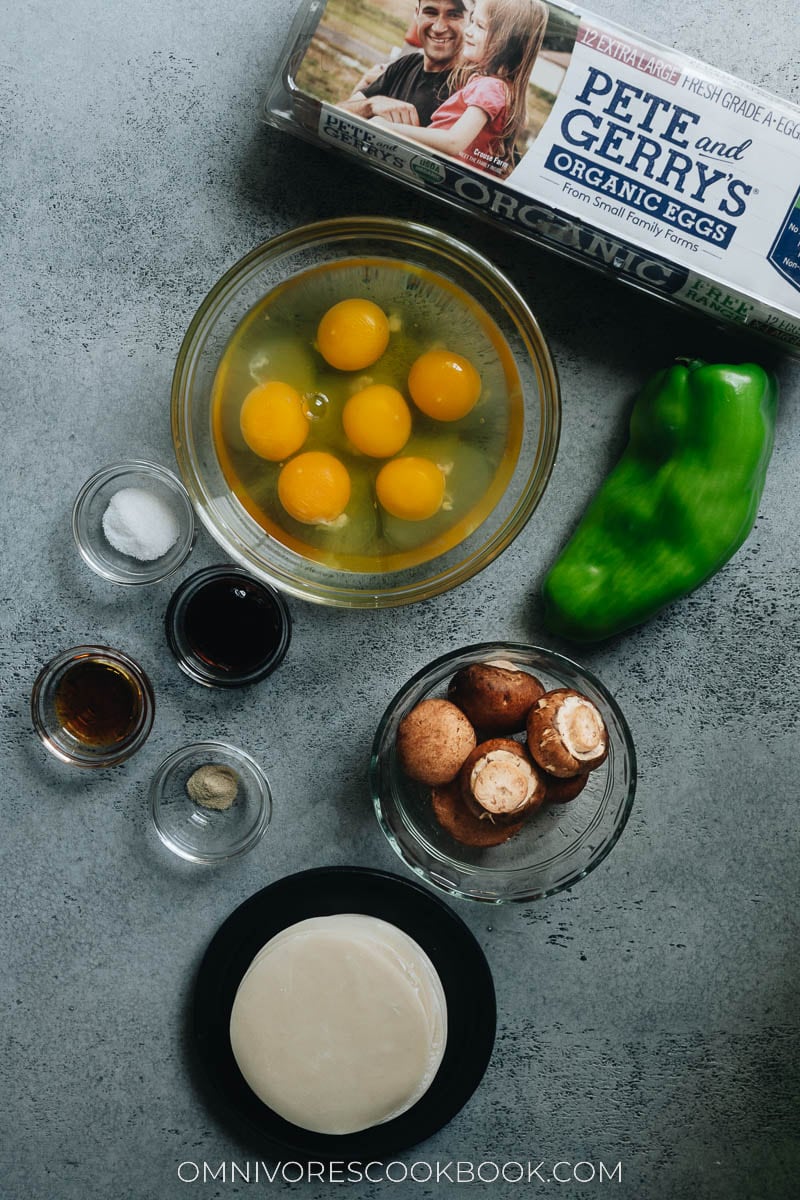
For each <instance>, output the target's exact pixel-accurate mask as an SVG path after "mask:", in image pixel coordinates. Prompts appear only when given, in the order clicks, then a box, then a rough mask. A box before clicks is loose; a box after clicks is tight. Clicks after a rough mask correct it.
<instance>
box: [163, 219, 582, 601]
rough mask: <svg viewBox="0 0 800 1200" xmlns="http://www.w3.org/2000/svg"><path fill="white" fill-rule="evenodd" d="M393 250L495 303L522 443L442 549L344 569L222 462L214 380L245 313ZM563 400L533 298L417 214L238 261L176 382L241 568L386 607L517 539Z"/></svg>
mask: <svg viewBox="0 0 800 1200" xmlns="http://www.w3.org/2000/svg"><path fill="white" fill-rule="evenodd" d="M362 257H370V258H373V257H374V258H377V259H380V258H385V259H390V260H393V261H394V262H398V261H399V262H401V263H405V264H409V265H411V266H413V267H416V268H421V269H423V270H426V271H428V272H432V273H435V274H437V275H439V276H441V277H444V278H445V279H446V280H448V281H450V283H452V284H455V285H456V287H457V288H460V289H461V290H462V291H463V292H466V293H467V294H468V295H469V296H470V297H471V298H472V299H473V300H474V301H477V303H478V304H479V305H480V306H481V307H482V308H483V310H484V311H485V312H486V313H487V314H488V316H489V317H490V318H491V320H492V321H493V322H494V324H495V325H496V327H497V328H498V329H499V331H500V333H501V335H502V337H503V339H504V340H505V342H506V344H507V346H508V348H509V350H510V351H511V354H512V355H513V358H514V362H515V365H516V369H517V371H518V373H519V376H520V382H521V390H522V396H523V420H522V425H523V428H522V432H521V445H520V449H519V454H518V457H517V459H516V465H515V467H514V470H513V474H512V475H511V478H510V479H509V481H508V484H507V486H506V487H505V490H504V492H503V494H502V496H501V497H500V498H499V500H498V502H497V503H496V505H495V507H494V509H493V510H492V511H491V512H490V513H489V514H488V516H486V517H485V519H483V521H482V522H481V523H480V524H479V525H478V527H477V528H476V529H475V530H474V531H473V532H472V533H470V534H469V535H468V536H467V537H465V538H464V540H462V541H461V542H460V543H458V544H457V545H455V546H452V547H451V548H450V549H448V550H446V551H445V552H444V553H441V554H439V555H438V557H435V558H432V559H430V560H429V561H427V562H424V563H420V564H417V565H413V566H405V567H401V568H400V569H398V570H392V571H374V572H373V571H367V572H363V573H361V572H355V571H350V570H342V569H337V568H335V567H332V566H329V565H326V564H325V563H323V562H320V561H315V560H314V559H312V558H311V557H306V556H305V555H303V554H301V553H298V552H296V551H295V550H292V549H290V548H289V547H288V546H287V545H284V544H283V543H282V542H281V541H279V540H278V539H277V538H276V537H273V536H271V535H270V534H269V533H267V532H266V531H265V530H264V529H263V528H262V527H261V526H260V525H259V524H258V523H257V522H256V520H255V519H254V518H253V517H252V516H250V514H249V513H248V512H247V511H246V510H245V507H244V506H243V504H242V503H241V502H240V500H239V499H238V498H237V497H236V496H235V495H234V493H233V491H232V490H231V488H230V486H229V484H228V482H227V480H226V478H225V475H224V473H223V471H222V468H221V466H220V462H219V459H218V456H217V452H216V449H215V444H214V437H213V431H212V414H211V407H212V388H213V383H214V378H215V374H216V371H217V367H218V366H219V363H220V359H221V357H222V355H223V352H224V351H225V348H226V346H227V345H228V342H229V339H230V338H231V335H232V334H233V332H234V330H235V329H236V328H237V326H238V325H239V323H240V321H241V320H242V319H243V317H244V316H245V315H246V314H247V313H248V312H249V311H250V310H251V309H252V308H253V306H254V305H255V304H257V303H258V302H259V301H260V300H262V299H263V297H265V296H266V295H268V294H269V293H270V292H272V291H273V289H275V288H276V287H278V285H279V284H282V283H284V282H285V281H286V280H288V279H290V278H292V277H294V276H296V275H297V274H299V273H300V272H303V271H308V270H309V269H310V268H315V267H319V266H321V265H322V264H337V263H342V262H344V261H345V260H347V259H352V258H362ZM560 417H561V405H560V394H559V386H558V378H557V375H556V370H555V367H554V365H553V361H552V358H551V356H550V352H549V350H548V348H547V343H546V341H545V339H544V337H543V335H542V332H541V330H540V328H539V325H538V323H537V321H536V318H535V317H534V315H533V313H532V312H531V310H530V308H529V307H528V305H527V303H526V302H525V300H524V299H523V298H522V296H521V295H520V294H519V292H518V291H516V289H515V288H514V287H513V286H512V284H511V283H510V282H509V281H508V280H507V279H506V278H505V277H504V276H503V275H502V274H501V273H500V272H499V271H498V270H497V269H496V268H495V267H494V266H493V265H492V264H491V263H490V262H489V261H488V260H487V259H485V258H483V257H482V256H481V255H479V254H477V253H475V251H473V250H471V249H470V248H469V247H468V246H467V245H465V244H464V243H463V242H460V241H457V240H456V239H455V238H453V237H450V235H449V234H446V233H442V232H439V231H436V230H433V229H429V228H426V227H425V226H422V225H417V224H414V223H413V222H411V221H400V220H390V219H384V218H379V217H350V218H341V219H338V220H332V221H322V222H319V223H317V224H313V225H306V226H303V227H300V228H298V229H294V230H291V231H290V232H288V233H285V234H282V235H280V236H278V237H275V238H273V239H272V240H270V241H268V242H265V243H264V244H263V245H261V246H259V247H257V248H256V249H255V250H253V251H251V253H250V254H247V255H246V256H245V257H244V258H243V259H241V260H240V261H239V262H238V263H236V265H235V266H233V267H232V268H231V269H230V270H229V271H228V272H227V273H226V274H225V275H224V276H223V277H222V279H220V280H219V282H218V283H216V284H215V285H214V287H213V288H212V289H211V291H210V292H209V294H208V296H206V298H205V300H204V301H203V303H202V304H201V305H200V308H199V309H198V311H197V313H196V315H195V317H194V319H193V320H192V322H191V325H190V326H189V329H188V331H187V333H186V336H185V338H184V340H183V344H182V346H181V349H180V352H179V354H178V360H177V363H176V367H175V373H174V377H173V384H172V435H173V441H174V444H175V453H176V456H177V460H178V466H179V468H180V472H181V475H182V477H183V480H184V483H185V484H186V487H187V490H188V492H189V495H190V497H191V499H192V503H193V505H194V508H195V511H196V513H197V515H198V517H199V518H200V520H201V521H202V523H203V524H204V525H205V527H206V529H207V530H208V532H209V533H210V534H211V536H212V537H213V538H214V539H215V540H216V541H217V542H218V543H219V545H220V546H221V547H222V548H223V549H224V550H225V551H226V553H227V554H228V555H229V556H230V557H231V558H232V559H233V560H234V561H236V562H238V563H239V564H240V565H241V566H243V567H245V568H246V569H247V570H248V571H250V572H252V573H253V574H254V575H257V576H259V577H260V578H261V579H264V580H266V581H267V582H268V583H271V584H273V585H275V586H276V587H279V588H282V589H283V590H284V591H286V592H288V593H289V594H291V595H294V596H297V597H299V598H301V599H304V600H310V601H314V602H316V603H319V604H328V605H336V606H338V607H342V608H385V607H390V606H393V605H398V604H406V603H408V602H410V601H413V600H423V599H427V598H429V597H431V596H436V595H438V594H439V593H441V592H444V591H446V590H448V589H449V588H452V587H454V586H455V585H456V584H459V583H461V582H463V581H464V580H466V579H469V578H470V577H471V576H472V575H474V574H475V573H476V572H477V571H480V570H481V569H482V568H483V567H485V566H486V565H487V564H488V563H490V562H492V560H493V559H494V558H496V557H497V555H498V554H500V553H501V551H502V550H504V549H505V548H506V547H507V546H508V545H509V544H510V543H511V542H512V541H513V539H514V538H515V537H516V536H517V534H518V533H519V532H520V530H521V529H522V528H523V526H524V525H525V523H526V522H527V521H528V520H529V518H530V517H531V515H532V513H533V512H534V510H535V509H536V506H537V505H538V503H539V501H540V500H541V498H542V494H543V492H544V490H545V487H546V486H547V482H548V479H549V477H550V472H551V470H552V466H553V462H554V459H555V455H556V449H557V447H558V437H559V429H560Z"/></svg>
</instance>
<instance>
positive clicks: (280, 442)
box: [239, 381, 309, 462]
mask: <svg viewBox="0 0 800 1200" xmlns="http://www.w3.org/2000/svg"><path fill="white" fill-rule="evenodd" d="M239 428H240V429H241V431H242V437H243V438H244V440H245V442H246V443H247V445H248V446H249V447H250V449H251V450H252V451H253V453H254V454H257V455H258V456H259V458H266V459H269V461H270V462H282V461H283V459H284V458H288V457H289V455H290V454H294V453H295V452H296V451H297V450H299V449H300V447H301V446H302V445H303V442H304V441H305V440H306V438H307V437H308V430H309V421H308V417H307V416H306V414H305V411H304V409H303V400H302V397H301V396H300V393H299V392H297V391H295V389H294V388H293V387H290V386H289V384H288V383H279V382H277V381H271V382H269V383H261V384H259V385H258V387H255V388H253V390H252V391H251V392H248V393H247V395H246V396H245V398H244V403H243V404H242V408H241V411H240V413H239Z"/></svg>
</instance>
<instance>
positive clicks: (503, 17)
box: [396, 0, 548, 175]
mask: <svg viewBox="0 0 800 1200" xmlns="http://www.w3.org/2000/svg"><path fill="white" fill-rule="evenodd" d="M547 13H548V10H547V6H546V5H545V4H543V3H542V2H541V0H477V3H476V5H475V8H474V10H473V13H472V18H471V20H470V23H469V25H468V26H467V28H466V29H465V30H464V46H463V50H462V52H461V60H460V62H459V64H458V65H457V66H456V67H454V69H453V70H452V71H451V73H450V78H449V80H448V83H449V85H450V89H451V94H450V97H449V99H447V100H445V101H444V103H443V104H441V105H440V106H439V107H438V108H437V109H436V111H435V112H434V114H433V117H432V118H431V123H430V125H427V126H421V127H419V128H417V127H416V126H407V125H404V126H403V127H402V134H403V136H404V137H409V138H412V139H413V140H414V141H415V142H421V143H422V144H423V145H425V146H430V148H431V149H432V150H440V151H441V152H442V153H444V154H449V155H452V156H453V157H454V158H460V159H461V160H462V162H465V163H468V164H469V166H471V167H477V168H478V169H479V170H481V171H490V172H492V173H493V174H496V175H507V174H508V172H509V171H510V170H511V167H512V165H513V160H514V148H515V144H516V141H517V138H518V137H519V134H520V131H521V130H522V129H523V128H524V126H525V124H526V119H527V118H526V96H527V90H528V83H529V80H530V77H531V71H532V70H533V65H534V63H535V62H536V57H537V55H538V53H539V50H540V49H541V45H542V39H543V38H544V31H545V27H546V25H547ZM396 132H398V133H399V132H401V130H400V129H399V128H396Z"/></svg>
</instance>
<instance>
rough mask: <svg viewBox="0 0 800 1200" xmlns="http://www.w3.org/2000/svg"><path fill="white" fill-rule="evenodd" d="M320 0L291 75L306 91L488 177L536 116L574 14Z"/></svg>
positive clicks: (458, 2)
mask: <svg viewBox="0 0 800 1200" xmlns="http://www.w3.org/2000/svg"><path fill="white" fill-rule="evenodd" d="M403 8H404V4H403V0H328V4H327V6H326V8H325V12H324V14H323V17H322V20H321V21H320V24H319V26H318V27H317V31H316V33H315V35H314V38H313V39H312V42H311V44H310V46H309V48H308V50H307V52H306V54H305V56H304V58H303V62H302V64H301V66H300V68H299V70H298V72H297V74H296V76H295V83H296V85H297V87H298V88H299V89H300V90H301V91H304V92H305V93H306V94H308V95H310V96H313V97H314V98H316V99H319V100H324V101H326V102H327V103H329V104H333V105H336V106H337V107H339V108H341V109H344V110H345V111H347V112H350V113H352V114H353V115H354V116H357V117H360V118H361V119H363V120H366V121H369V122H370V123H372V124H374V125H377V126H380V127H382V128H385V129H390V130H392V131H393V132H394V133H395V134H396V135H397V136H400V137H403V138H407V139H409V140H410V141H412V142H415V143H417V144H418V145H419V146H420V148H421V149H423V148H424V149H427V150H430V151H434V152H435V153H437V154H442V155H446V156H448V157H450V158H453V159H456V160H457V161H459V162H460V163H462V164H465V165H466V166H468V167H472V168H474V169H476V170H479V171H484V172H488V173H489V174H492V175H495V176H499V177H500V178H503V177H505V176H506V175H508V174H509V173H510V172H511V171H512V170H513V168H514V167H515V166H516V164H517V163H518V162H519V160H520V158H521V157H522V155H523V154H524V153H525V150H526V149H527V148H528V146H529V145H530V143H531V141H532V140H533V139H534V138H535V137H536V134H537V132H538V130H539V129H540V128H541V127H542V125H543V124H544V121H545V120H546V118H547V115H548V113H549V111H550V109H551V108H552V105H553V103H554V101H555V98H556V95H557V94H558V89H559V87H560V85H561V81H562V79H563V77H564V75H565V73H566V68H567V65H568V62H569V55H570V53H571V50H572V47H573V45H574V41H575V34H576V30H577V24H578V22H577V18H575V17H574V16H573V15H572V14H570V13H567V12H566V11H565V10H563V9H556V8H553V7H551V6H549V5H548V4H545V3H544V2H543V0H417V5H416V8H415V9H414V11H413V14H412V16H411V21H410V23H409V14H408V10H407V9H406V10H405V12H403Z"/></svg>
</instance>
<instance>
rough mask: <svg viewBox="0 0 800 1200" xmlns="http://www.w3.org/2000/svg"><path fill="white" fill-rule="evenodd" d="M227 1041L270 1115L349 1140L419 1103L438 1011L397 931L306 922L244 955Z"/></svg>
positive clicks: (327, 920)
mask: <svg viewBox="0 0 800 1200" xmlns="http://www.w3.org/2000/svg"><path fill="white" fill-rule="evenodd" d="M230 1037H231V1046H232V1048H233V1054H234V1057H235V1059H236V1062H237V1064H238V1066H239V1070H240V1071H241V1072H242V1075H243V1076H244V1078H245V1080H246V1081H247V1083H248V1084H249V1086H250V1087H251V1088H252V1090H253V1091H254V1092H255V1094H256V1095H257V1096H258V1097H259V1099H261V1100H263V1102H264V1103H265V1104H267V1105H268V1106H269V1107H270V1108H271V1109H273V1111H274V1112H276V1113H278V1114H279V1115H280V1116H282V1117H283V1118H285V1120H287V1121H291V1122H292V1123H293V1124H295V1125H299V1126H300V1127H301V1128H303V1129H308V1130H311V1131H313V1132H316V1133H330V1134H345V1133H355V1132H357V1131H358V1130H361V1129H368V1128H369V1127H370V1126H372V1125H378V1124H381V1123H382V1122H384V1121H389V1120H391V1119H392V1118H394V1117H397V1116H399V1115H400V1114H401V1113H403V1112H406V1111H407V1110H408V1109H409V1108H411V1107H412V1105H414V1104H416V1102H417V1100H419V1099H420V1097H421V1096H423V1095H424V1094H425V1092H426V1091H427V1089H428V1087H429V1086H430V1084H431V1082H432V1080H433V1078H434V1076H435V1074H436V1072H437V1070H438V1068H439V1065H440V1063H441V1061H442V1057H443V1055H444V1048H445V1043H446V1037H447V1008H446V1001H445V997H444V991H443V989H442V985H441V981H440V980H439V976H438V975H437V973H436V969H435V967H434V966H433V963H432V962H431V960H430V959H429V958H428V956H427V955H426V954H425V952H424V951H423V950H422V948H421V947H420V946H419V945H417V943H416V942H415V941H414V940H413V939H412V938H410V937H408V935H407V934H405V933H404V932H403V931H402V930H400V929H398V928H397V927H396V926H394V925H390V924H389V923H388V922H386V921H381V920H379V919H378V918H376V917H368V916H365V915H363V914H351V913H343V914H339V915H336V916H330V917H313V918H311V919H310V920H307V921H301V922H299V923H298V924H296V925H292V926H290V927H289V928H288V929H285V930H283V931H282V932H281V933H279V934H277V935H276V936H275V937H274V938H272V939H271V941H269V942H268V943H267V944H266V946H264V947H263V948H262V949H261V950H260V951H259V953H258V954H257V955H256V956H255V958H254V959H253V961H252V963H251V964H250V966H249V967H248V969H247V971H246V973H245V975H244V977H243V979H242V981H241V983H240V984H239V989H238V991H237V993H236V997H235V999H234V1003H233V1009H232V1012H231V1022H230Z"/></svg>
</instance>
